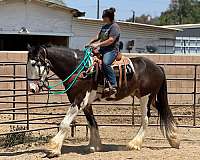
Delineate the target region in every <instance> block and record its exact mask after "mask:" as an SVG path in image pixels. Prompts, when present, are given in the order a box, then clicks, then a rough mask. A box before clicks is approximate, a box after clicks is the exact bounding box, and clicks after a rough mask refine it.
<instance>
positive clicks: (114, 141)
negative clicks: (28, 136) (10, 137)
mask: <svg viewBox="0 0 200 160" xmlns="http://www.w3.org/2000/svg"><path fill="white" fill-rule="evenodd" d="M137 129H138V128H131V127H116V128H113V127H101V128H100V134H101V138H102V142H103V144H104V145H103V151H102V152H96V153H89V150H88V146H87V143H88V142H87V140H86V139H85V128H83V127H80V128H78V129H77V132H76V137H75V138H71V137H70V135H68V137H66V141H65V143H64V146H63V149H62V155H61V157H59V158H54V159H55V160H154V159H156V160H188V159H191V160H199V159H200V152H199V151H200V129H185V128H179V132H180V138H181V146H180V149H173V148H171V147H170V146H169V144H168V142H167V140H166V139H165V138H164V137H163V136H162V134H161V132H160V130H159V128H157V127H149V128H148V131H147V133H146V140H145V142H144V144H143V148H142V150H141V151H135V150H133V151H128V150H127V148H126V144H127V143H128V142H129V140H131V138H133V137H134V135H135V134H136V132H137ZM55 133H56V130H54V131H52V134H55ZM42 146H43V143H32V144H24V145H18V146H15V147H12V148H7V149H1V152H0V160H40V159H44V160H46V159H48V158H46V157H45V153H44V152H43V151H42V148H43V147H42ZM54 159H53V160H54Z"/></svg>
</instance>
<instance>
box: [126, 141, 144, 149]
mask: <svg viewBox="0 0 200 160" xmlns="http://www.w3.org/2000/svg"><path fill="white" fill-rule="evenodd" d="M127 147H128V149H129V150H138V151H140V150H141V148H142V144H141V142H140V141H138V140H133V141H131V142H129V144H128V146H127Z"/></svg>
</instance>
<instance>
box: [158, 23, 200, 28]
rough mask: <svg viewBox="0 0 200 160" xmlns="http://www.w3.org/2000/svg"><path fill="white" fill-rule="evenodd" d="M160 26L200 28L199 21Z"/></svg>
mask: <svg viewBox="0 0 200 160" xmlns="http://www.w3.org/2000/svg"><path fill="white" fill-rule="evenodd" d="M162 27H165V28H176V29H187V28H200V23H198V24H181V25H166V26H162Z"/></svg>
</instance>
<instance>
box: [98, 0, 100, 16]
mask: <svg viewBox="0 0 200 160" xmlns="http://www.w3.org/2000/svg"><path fill="white" fill-rule="evenodd" d="M99 8H100V2H99V0H97V19H99V10H100V9H99Z"/></svg>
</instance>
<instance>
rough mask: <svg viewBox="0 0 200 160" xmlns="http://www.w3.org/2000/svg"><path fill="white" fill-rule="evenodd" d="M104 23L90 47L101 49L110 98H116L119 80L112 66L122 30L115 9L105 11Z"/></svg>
mask: <svg viewBox="0 0 200 160" xmlns="http://www.w3.org/2000/svg"><path fill="white" fill-rule="evenodd" d="M102 18H103V22H105V23H106V24H105V25H104V26H102V28H101V30H100V32H99V33H98V34H97V36H96V37H95V38H94V39H92V40H91V42H90V44H89V45H90V46H92V47H93V48H100V49H99V52H100V54H101V55H102V57H103V72H104V75H105V77H106V79H107V80H108V81H109V82H110V84H111V85H110V96H111V98H112V95H113V96H115V94H116V93H117V80H116V76H115V73H114V70H113V69H112V67H111V64H112V63H113V62H114V61H115V59H116V57H117V54H118V52H119V38H120V28H119V26H118V24H117V23H116V22H115V21H114V19H115V8H110V9H106V10H104V11H103V15H102Z"/></svg>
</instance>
